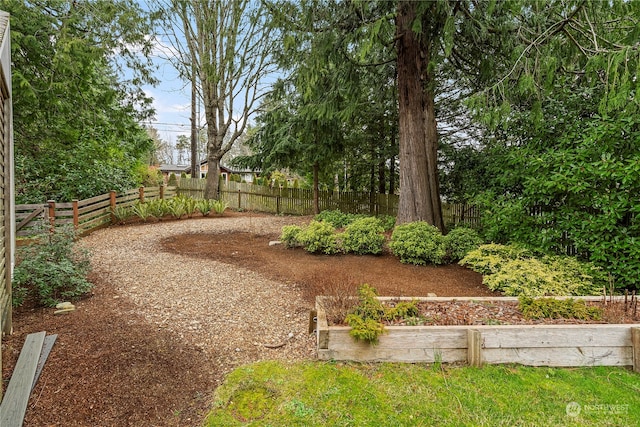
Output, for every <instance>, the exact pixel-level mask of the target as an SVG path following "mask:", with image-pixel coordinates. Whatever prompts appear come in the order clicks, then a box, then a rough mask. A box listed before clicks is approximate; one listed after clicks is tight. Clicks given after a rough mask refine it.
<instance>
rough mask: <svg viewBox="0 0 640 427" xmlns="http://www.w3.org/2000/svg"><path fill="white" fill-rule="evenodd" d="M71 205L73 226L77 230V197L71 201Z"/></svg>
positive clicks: (78, 222) (78, 217) (78, 223)
mask: <svg viewBox="0 0 640 427" xmlns="http://www.w3.org/2000/svg"><path fill="white" fill-rule="evenodd" d="M71 204H72V206H73V227H74V228H75V229H76V230H77V229H78V227H79V226H80V215H79V214H78V199H73V200H72V201H71Z"/></svg>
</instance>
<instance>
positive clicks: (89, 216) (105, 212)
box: [78, 208, 111, 223]
mask: <svg viewBox="0 0 640 427" xmlns="http://www.w3.org/2000/svg"><path fill="white" fill-rule="evenodd" d="M103 215H111V209H109V208H101V209H96V210H94V211H91V212H87V213H85V214H82V215H80V216H79V217H78V222H80V223H83V222H86V221H88V220H90V219H92V218H94V217H96V216H103Z"/></svg>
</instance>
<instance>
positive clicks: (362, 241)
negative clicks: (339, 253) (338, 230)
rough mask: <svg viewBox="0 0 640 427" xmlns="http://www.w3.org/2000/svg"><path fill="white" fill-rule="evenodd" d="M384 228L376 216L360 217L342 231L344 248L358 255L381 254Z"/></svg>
mask: <svg viewBox="0 0 640 427" xmlns="http://www.w3.org/2000/svg"><path fill="white" fill-rule="evenodd" d="M383 232H384V229H383V228H382V225H381V224H380V220H378V219H377V218H374V217H369V218H360V219H357V220H355V221H353V222H352V223H351V224H349V225H347V227H346V229H345V231H344V233H342V236H341V237H342V248H343V249H344V251H345V252H353V253H356V254H358V255H364V254H374V255H376V254H380V253H382V246H383V245H384V240H385V239H384V235H383V234H382V233H383Z"/></svg>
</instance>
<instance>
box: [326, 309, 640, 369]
mask: <svg viewBox="0 0 640 427" xmlns="http://www.w3.org/2000/svg"><path fill="white" fill-rule="evenodd" d="M323 298H329V297H317V299H316V310H317V324H316V333H317V347H318V358H319V359H321V360H351V361H358V362H409V363H434V362H443V363H460V362H463V363H468V364H470V365H473V366H480V365H482V364H485V363H487V364H500V363H517V364H522V365H531V366H557V367H560V366H566V367H568V366H633V368H634V370H635V371H636V372H640V324H638V323H629V324H601V323H599V324H535V325H504V324H503V325H456V326H386V327H385V330H386V332H385V333H384V334H382V336H380V338H379V342H378V343H377V344H375V345H373V344H370V343H368V342H363V341H356V340H355V339H354V338H353V337H351V336H350V335H349V331H350V327H348V326H329V324H328V322H327V317H326V314H325V312H324V310H323V307H324V306H325V305H323V303H322V301H323ZM583 298H584V299H586V300H587V301H601V300H602V297H583ZM380 299H381V300H383V301H384V300H387V301H389V300H417V301H487V302H489V301H517V298H510V297H502V298H500V297H498V298H462V297H459V298H445V297H425V298H388V297H380Z"/></svg>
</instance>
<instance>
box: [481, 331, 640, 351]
mask: <svg viewBox="0 0 640 427" xmlns="http://www.w3.org/2000/svg"><path fill="white" fill-rule="evenodd" d="M478 329H479V330H480V331H482V339H483V343H484V348H518V347H559V348H562V347H625V346H631V337H630V334H629V325H526V326H520V325H512V326H492V327H486V326H485V327H478Z"/></svg>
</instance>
